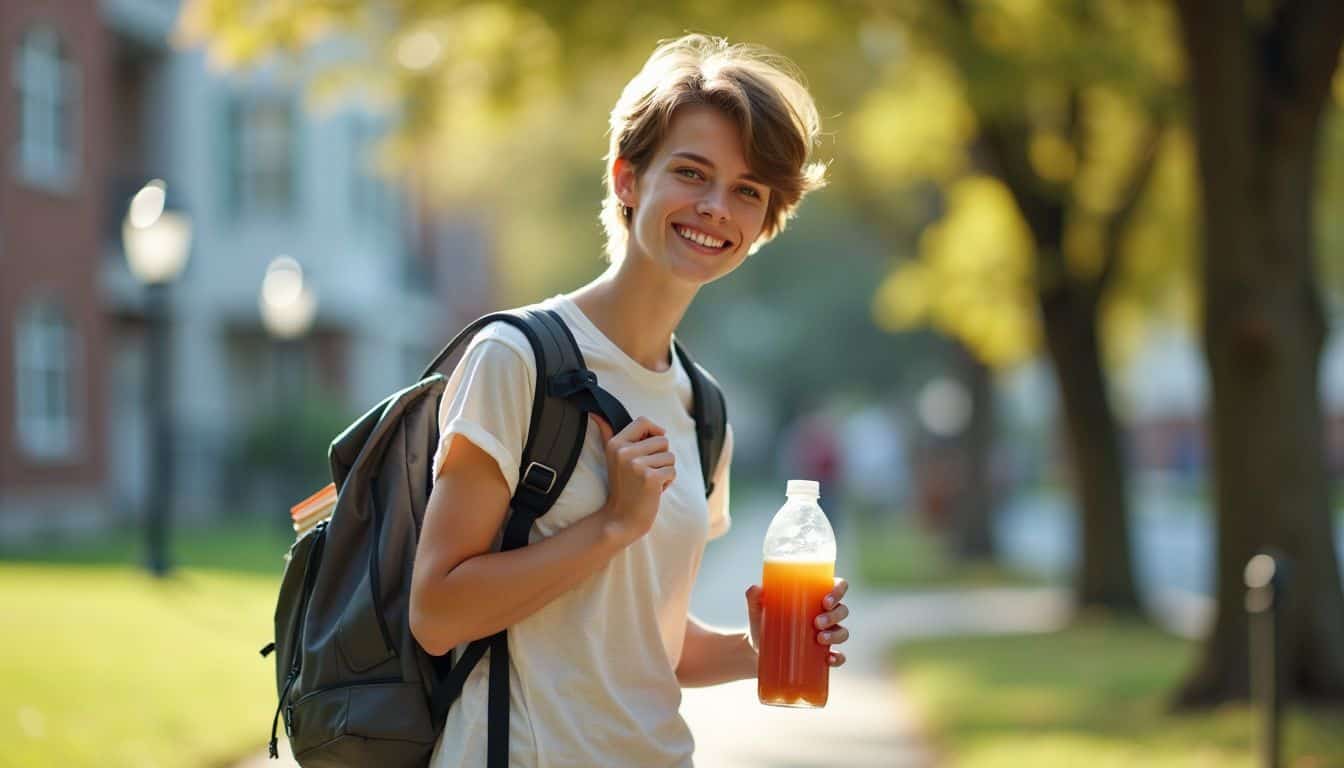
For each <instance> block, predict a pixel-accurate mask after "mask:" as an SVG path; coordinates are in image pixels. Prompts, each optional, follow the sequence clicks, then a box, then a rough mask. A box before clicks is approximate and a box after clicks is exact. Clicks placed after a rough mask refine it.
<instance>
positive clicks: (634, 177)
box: [611, 157, 639, 208]
mask: <svg viewBox="0 0 1344 768" xmlns="http://www.w3.org/2000/svg"><path fill="white" fill-rule="evenodd" d="M638 182H639V173H638V172H637V171H636V170H635V166H634V164H633V163H631V162H630V161H629V160H626V159H625V158H624V157H618V158H616V159H615V160H613V161H612V163H611V188H612V190H614V191H615V192H616V199H617V200H620V201H621V204H622V205H625V206H627V207H629V208H634V207H635V206H636V204H638V203H639V183H638Z"/></svg>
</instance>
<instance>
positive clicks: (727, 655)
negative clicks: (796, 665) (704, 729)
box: [677, 616, 756, 688]
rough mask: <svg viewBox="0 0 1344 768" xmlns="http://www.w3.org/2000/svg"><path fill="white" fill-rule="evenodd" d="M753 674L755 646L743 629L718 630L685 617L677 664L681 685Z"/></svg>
mask: <svg viewBox="0 0 1344 768" xmlns="http://www.w3.org/2000/svg"><path fill="white" fill-rule="evenodd" d="M754 677H756V649H755V648H753V647H752V644H751V637H750V635H749V634H748V632H747V630H746V629H739V630H735V631H734V630H720V629H715V628H714V627H710V626H708V625H706V624H702V623H701V622H700V620H699V619H697V618H695V617H694V616H688V617H687V618H686V639H685V641H684V642H683V643H682V646H681V661H680V662H679V663H678V664H677V681H678V682H679V683H681V686H682V687H683V688H699V687H703V686H707V685H718V684H719V683H729V682H732V681H734V680H743V679H748V678H754Z"/></svg>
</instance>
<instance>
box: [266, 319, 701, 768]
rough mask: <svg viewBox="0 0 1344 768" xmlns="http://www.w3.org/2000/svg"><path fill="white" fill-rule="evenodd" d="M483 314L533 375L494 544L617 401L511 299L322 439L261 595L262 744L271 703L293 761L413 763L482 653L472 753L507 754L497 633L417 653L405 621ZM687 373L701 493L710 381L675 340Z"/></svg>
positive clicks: (624, 417) (555, 480) (526, 519)
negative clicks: (447, 367)
mask: <svg viewBox="0 0 1344 768" xmlns="http://www.w3.org/2000/svg"><path fill="white" fill-rule="evenodd" d="M492 322H506V323H509V324H510V325H513V326H514V327H516V328H518V329H519V330H521V331H522V332H523V334H524V335H526V336H527V338H528V340H529V341H530V342H531V345H532V351H533V353H534V354H535V355H536V363H537V372H538V376H537V388H536V395H535V398H534V401H533V406H532V416H531V422H530V425H529V428H528V433H527V443H526V445H525V446H524V449H523V456H522V463H521V467H520V474H519V482H518V488H517V491H516V492H515V494H514V496H513V499H512V500H511V502H510V514H509V517H508V522H507V523H506V524H505V530H504V539H503V546H502V549H504V550H508V549H515V548H517V547H521V546H525V545H526V544H527V538H528V532H529V531H530V530H531V528H532V523H533V522H534V521H535V520H536V519H537V518H538V517H540V516H542V515H544V514H546V512H547V511H548V510H549V509H550V508H551V505H552V504H554V503H555V500H556V499H557V498H558V497H559V496H560V492H561V491H562V490H564V487H565V484H566V483H567V482H568V480H569V477H570V475H571V474H572V473H573V471H574V465H575V464H576V463H577V462H578V458H579V453H580V451H581V450H582V447H583V439H584V433H585V431H586V429H587V421H588V414H589V413H597V414H599V415H601V416H602V417H603V418H605V419H606V420H607V421H608V422H609V423H610V424H611V426H612V428H613V429H614V430H616V431H620V430H621V429H623V428H624V427H625V426H626V425H627V424H629V423H630V416H629V414H627V413H626V411H625V408H624V407H623V406H622V405H621V404H620V402H618V401H617V400H616V398H614V397H612V396H611V394H610V393H608V392H606V391H605V390H603V389H602V388H601V387H599V386H598V383H597V377H596V375H595V374H593V372H592V371H589V370H588V369H587V368H586V367H585V366H584V362H583V355H582V354H581V353H580V352H579V348H578V344H577V343H576V342H575V341H574V337H573V335H572V334H571V333H570V331H569V328H568V327H567V326H566V325H565V323H564V321H563V320H562V319H561V318H560V316H559V315H558V314H556V313H555V312H551V311H548V310H534V309H523V310H514V311H510V312H500V313H495V314H491V315H486V316H485V317H482V318H480V319H479V320H477V321H475V322H473V323H472V324H471V325H469V326H467V327H466V328H465V329H464V330H463V331H462V332H461V333H459V334H458V335H457V336H456V337H455V338H454V339H453V340H452V341H451V342H449V343H448V345H447V346H446V347H445V348H444V349H443V351H442V352H440V353H439V355H438V356H437V357H436V358H435V359H434V362H432V363H431V364H430V365H429V367H428V368H427V369H426V371H425V373H424V374H423V375H422V376H421V379H420V381H419V382H418V383H416V384H414V385H412V386H410V387H408V388H406V389H403V390H401V391H400V392H396V393H394V394H392V395H391V396H389V397H388V398H387V399H385V400H384V401H383V402H381V403H379V404H378V405H377V406H376V407H375V408H373V409H372V410H370V411H369V412H368V413H367V414H365V415H364V416H362V417H361V418H360V419H358V420H357V421H356V422H355V423H354V424H352V425H350V427H349V428H347V429H346V430H345V431H344V432H342V433H341V434H340V435H339V436H338V437H336V439H335V440H334V441H333V442H332V444H331V448H330V452H329V456H330V461H331V474H332V479H333V480H334V482H335V484H336V487H337V489H338V495H337V501H336V506H335V509H334V511H333V512H332V515H331V517H330V518H329V519H328V520H326V521H324V522H322V523H319V524H318V526H317V527H316V528H314V529H313V530H312V531H310V532H308V533H307V534H305V535H304V536H302V537H301V538H300V539H299V540H298V541H296V542H295V543H294V545H293V546H292V547H291V548H290V551H289V558H288V563H287V564H286V566H285V573H284V578H283V581H282V582H281V586H280V596H279V599H278V600H277V603H276V608H275V641H274V642H273V643H270V644H268V645H267V646H266V647H265V648H263V649H262V656H266V655H268V654H269V653H271V652H272V651H274V652H275V654H276V687H277V690H278V691H279V704H278V706H277V708H276V713H275V718H274V719H273V720H272V723H271V740H270V754H271V757H276V756H277V755H278V752H277V738H276V732H277V723H278V721H279V719H280V717H281V716H282V715H283V717H284V723H285V733H286V734H287V735H288V736H289V739H290V745H291V747H292V748H293V751H294V757H295V759H296V760H297V761H298V762H299V764H300V765H302V766H304V768H326V767H328V766H330V767H332V768H336V767H338V766H339V767H341V768H348V767H349V766H379V768H400V767H401V766H406V767H407V768H411V767H414V768H422V767H423V766H426V765H428V764H429V758H430V755H431V753H432V751H433V749H434V744H435V742H436V740H437V739H438V736H439V733H440V731H441V730H442V728H443V723H444V719H445V718H446V717H447V714H448V710H449V708H450V707H451V706H452V704H453V702H454V701H455V700H456V699H457V698H458V696H459V695H460V694H461V692H462V686H463V684H464V683H465V682H466V679H467V675H468V674H469V673H470V672H471V670H472V669H473V668H474V667H475V666H476V664H477V663H478V662H479V661H480V660H481V658H482V657H483V656H484V655H485V653H486V651H489V652H490V669H489V674H490V687H489V690H490V692H489V700H488V704H487V712H488V716H489V727H488V736H487V765H488V766H489V768H506V767H507V764H508V749H509V747H508V732H509V723H508V721H509V675H508V663H509V662H508V660H509V655H508V654H509V649H508V632H507V630H505V631H501V632H499V633H497V634H495V635H493V636H491V637H487V638H482V639H480V640H476V641H474V642H472V643H470V644H469V645H468V646H467V648H466V650H465V651H464V652H463V653H462V658H460V659H456V660H455V659H453V654H452V653H449V654H446V655H444V656H437V657H436V656H430V655H429V654H428V653H426V652H425V651H424V650H423V649H422V648H421V647H420V646H419V644H418V643H416V641H415V638H414V637H413V636H412V635H411V630H410V623H409V619H408V615H409V603H410V587H411V568H412V564H413V561H414V558H415V549H416V541H417V540H418V538H419V535H420V525H421V522H422V521H423V519H424V514H425V506H426V504H427V502H428V500H429V492H430V489H431V487H432V485H433V479H432V477H431V466H430V463H431V462H432V461H433V456H434V452H435V450H436V448H437V446H438V441H439V430H438V405H439V399H440V398H441V397H442V395H443V391H444V387H445V386H446V384H447V379H446V378H445V377H444V375H443V374H442V373H440V372H439V367H440V366H441V365H443V363H444V361H445V360H447V359H448V358H449V357H450V356H451V355H452V354H453V352H455V351H456V350H457V349H458V348H459V347H460V346H461V345H462V344H463V342H465V341H466V340H467V339H469V338H471V337H472V336H473V335H475V333H476V332H477V331H479V330H480V329H481V328H483V327H485V326H486V325H488V324H489V323H492ZM676 352H677V355H678V357H680V358H681V361H682V365H683V367H684V368H685V369H686V371H687V373H688V374H689V375H690V378H691V385H692V394H693V401H694V406H693V409H692V410H693V414H692V415H693V416H694V418H695V425H696V438H697V443H698V447H699V451H700V469H701V473H702V474H703V476H704V479H705V487H706V495H708V493H709V492H710V491H712V490H713V486H712V484H711V478H712V477H713V475H714V467H715V465H716V463H717V461H718V458H719V453H720V452H721V450H722V447H723V440H724V436H725V425H726V421H727V419H726V414H725V408H724V400H723V394H722V391H721V390H720V389H719V386H718V384H717V383H716V382H715V381H714V380H713V378H712V377H710V376H709V374H708V373H707V372H705V370H704V369H702V368H700V367H699V366H698V365H696V364H695V362H694V361H693V360H691V358H690V357H689V356H688V355H687V354H686V352H685V350H684V349H683V348H682V347H681V345H680V344H677V345H676Z"/></svg>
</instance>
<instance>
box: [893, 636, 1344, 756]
mask: <svg viewBox="0 0 1344 768" xmlns="http://www.w3.org/2000/svg"><path fill="white" fill-rule="evenodd" d="M1196 650H1197V648H1196V646H1195V645H1194V644H1192V643H1190V642H1188V641H1185V640H1182V639H1179V638H1175V637H1171V636H1168V635H1165V634H1163V633H1161V632H1160V631H1158V630H1156V629H1153V628H1151V627H1149V626H1146V625H1142V624H1138V623H1128V622H1120V621H1112V622H1087V623H1082V624H1080V625H1078V626H1075V627H1071V628H1069V629H1066V630H1063V631H1061V632H1057V633H1051V634H1046V635H1029V636H1020V637H997V638H994V637H979V638H949V639H940V640H937V641H928V642H923V641H921V642H917V643H911V644H906V645H902V646H901V647H900V649H899V650H898V651H897V652H896V658H897V664H898V666H899V667H900V669H901V670H902V672H901V677H902V680H903V681H904V682H905V683H906V684H907V686H908V687H909V689H910V691H911V692H912V693H914V694H915V696H916V698H917V700H918V701H919V702H920V705H921V708H922V709H924V710H925V711H926V714H927V715H928V716H929V718H930V720H931V721H932V724H933V725H934V730H935V733H936V734H937V740H938V741H939V742H940V743H941V746H943V747H945V748H948V749H950V750H951V751H952V752H954V753H955V754H956V755H957V756H958V757H959V758H960V757H968V756H972V755H975V756H978V757H974V758H972V759H969V760H968V761H967V764H968V765H973V766H978V765H998V764H999V763H998V762H996V760H998V759H1000V758H1001V759H1003V760H1005V762H1003V763H1002V764H1003V765H1012V764H1032V765H1049V766H1053V765H1056V764H1059V765H1065V764H1076V765H1083V764H1086V761H1087V760H1088V759H1089V758H1101V757H1105V758H1107V759H1115V758H1116V757H1117V756H1121V755H1123V756H1125V757H1126V758H1127V759H1130V760H1140V759H1141V760H1142V761H1143V762H1144V763H1145V764H1151V765H1162V766H1165V765H1169V764H1171V765H1188V764H1190V763H1189V762H1188V761H1189V760H1191V759H1193V758H1195V757H1196V756H1199V758H1200V759H1203V760H1205V761H1206V762H1207V761H1208V760H1213V761H1214V762H1207V764H1223V763H1221V762H1217V761H1218V760H1221V759H1225V758H1236V759H1237V760H1238V761H1240V760H1242V759H1246V760H1249V759H1250V756H1251V754H1252V750H1253V749H1254V746H1255V745H1254V743H1253V740H1252V735H1253V734H1255V733H1256V732H1257V723H1256V721H1255V720H1254V718H1253V716H1252V713H1251V712H1250V711H1249V710H1248V709H1247V708H1246V707H1245V706H1237V705H1233V706H1226V707H1222V708H1219V709H1216V710H1213V711H1210V712H1205V713H1199V714H1183V715H1173V714H1171V713H1170V712H1169V710H1168V708H1167V704H1168V699H1169V697H1170V696H1171V694H1172V692H1173V691H1174V690H1175V687H1176V685H1177V683H1178V682H1179V681H1180V679H1181V677H1182V676H1183V675H1184V674H1185V673H1186V672H1187V671H1188V669H1189V666H1190V664H1191V663H1192V661H1193V657H1194V654H1195V652H1196ZM1342 721H1344V710H1334V711H1329V710H1321V709H1315V710H1311V709H1306V708H1302V707H1294V708H1293V711H1292V712H1290V716H1289V718H1288V720H1287V728H1286V731H1285V736H1286V738H1285V744H1286V753H1287V754H1291V755H1295V756H1296V757H1297V758H1298V762H1291V761H1286V762H1285V763H1284V764H1285V765H1344V729H1340V728H1338V724H1339V723H1340V722H1342ZM989 755H995V756H997V757H988V756H989ZM1047 755H1050V756H1067V759H1068V762H1060V763H1056V762H1051V761H1050V760H1049V759H1047V758H1046V756H1047ZM1051 759H1053V758H1051ZM1014 760H1019V761H1024V762H1019V763H1014V762H1013V761H1014ZM1164 760H1170V761H1172V762H1164ZM1313 760H1318V761H1319V760H1324V762H1315V763H1313V762H1311V761H1313ZM1042 761H1044V762H1042ZM1106 764H1108V765H1109V764H1110V763H1106ZM1199 764H1201V765H1203V764H1206V763H1205V762H1200V763H1199ZM1236 764H1237V765H1240V764H1241V762H1237V763H1236ZM1247 764H1249V763H1247Z"/></svg>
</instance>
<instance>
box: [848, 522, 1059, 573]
mask: <svg viewBox="0 0 1344 768" xmlns="http://www.w3.org/2000/svg"><path fill="white" fill-rule="evenodd" d="M856 522H857V523H858V531H857V534H858V535H857V536H855V537H854V541H855V543H857V545H858V571H859V576H860V577H861V578H862V580H863V583H864V584H865V585H867V586H871V587H875V588H888V589H921V588H925V587H930V588H932V587H991V586H1032V585H1043V584H1046V583H1047V581H1046V580H1045V579H1044V578H1043V577H1040V576H1036V575H1034V574H1029V573H1024V572H1021V571H1016V570H1013V569H1011V568H1006V567H1004V566H1002V565H998V564H996V563H990V562H971V563H966V562H959V561H957V560H956V559H955V558H952V557H950V556H948V555H947V554H946V553H945V550H944V546H943V543H942V542H941V541H940V540H939V539H938V538H936V537H935V536H933V535H932V534H930V533H926V532H925V531H923V530H921V529H920V528H918V527H917V526H915V525H914V524H912V523H909V522H907V521H899V522H892V523H885V524H881V525H879V524H875V523H873V522H870V521H862V522H859V521H856Z"/></svg>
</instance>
